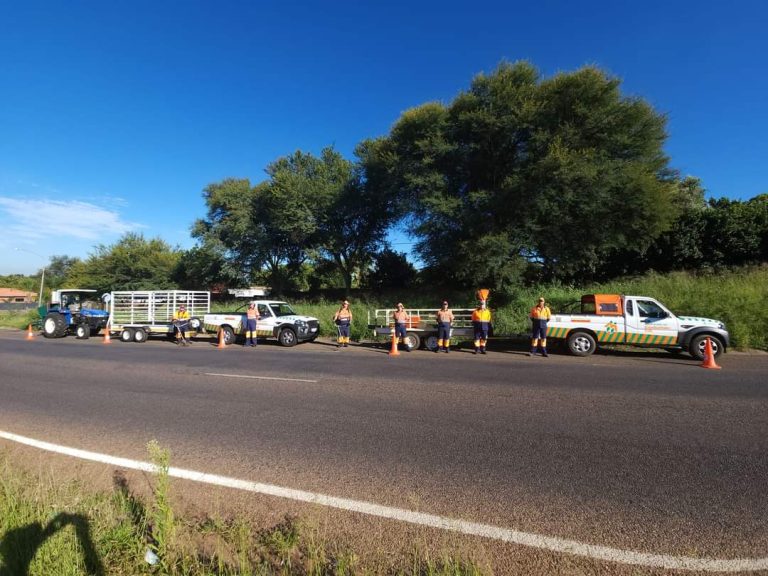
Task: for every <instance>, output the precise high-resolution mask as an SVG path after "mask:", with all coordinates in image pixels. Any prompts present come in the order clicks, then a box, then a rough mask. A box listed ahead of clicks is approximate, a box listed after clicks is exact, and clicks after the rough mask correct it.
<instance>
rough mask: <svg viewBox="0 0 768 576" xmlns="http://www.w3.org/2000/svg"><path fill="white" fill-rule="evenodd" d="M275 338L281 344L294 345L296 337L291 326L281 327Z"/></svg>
mask: <svg viewBox="0 0 768 576" xmlns="http://www.w3.org/2000/svg"><path fill="white" fill-rule="evenodd" d="M277 340H278V342H280V344H281V345H282V346H287V347H291V346H296V343H297V342H298V340H297V339H296V332H294V331H293V328H283V329H282V330H280V334H278V335H277Z"/></svg>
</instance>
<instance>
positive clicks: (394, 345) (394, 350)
mask: <svg viewBox="0 0 768 576" xmlns="http://www.w3.org/2000/svg"><path fill="white" fill-rule="evenodd" d="M389 355H390V356H400V351H399V350H398V349H397V336H396V335H395V329H394V327H393V328H392V348H391V349H390V351H389Z"/></svg>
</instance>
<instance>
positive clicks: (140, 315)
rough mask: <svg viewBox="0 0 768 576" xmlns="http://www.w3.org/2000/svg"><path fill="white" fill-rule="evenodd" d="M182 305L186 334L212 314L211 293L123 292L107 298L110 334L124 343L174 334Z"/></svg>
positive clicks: (193, 330)
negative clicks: (188, 317)
mask: <svg viewBox="0 0 768 576" xmlns="http://www.w3.org/2000/svg"><path fill="white" fill-rule="evenodd" d="M182 304H183V305H184V306H185V307H186V308H187V312H189V316H190V320H189V331H190V333H195V332H197V331H199V330H200V329H201V328H202V317H203V315H204V314H208V313H209V312H210V311H211V293H210V292H203V291H196V290H125V291H119V292H112V293H111V294H110V298H109V330H110V331H111V332H118V333H119V335H120V340H122V341H123V342H132V341H133V342H144V341H145V340H146V339H147V338H148V337H149V336H170V335H173V333H174V326H173V315H174V313H175V312H176V311H177V310H178V309H179V306H181V305H182Z"/></svg>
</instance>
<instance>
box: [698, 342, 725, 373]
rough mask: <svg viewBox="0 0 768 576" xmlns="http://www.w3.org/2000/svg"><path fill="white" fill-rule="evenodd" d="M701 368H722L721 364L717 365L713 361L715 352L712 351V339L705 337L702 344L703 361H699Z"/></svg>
mask: <svg viewBox="0 0 768 576" xmlns="http://www.w3.org/2000/svg"><path fill="white" fill-rule="evenodd" d="M701 367H702V368H708V369H709V370H722V366H718V365H717V362H715V353H714V352H713V351H712V340H710V339H709V338H707V340H706V343H705V344H704V362H702V363H701Z"/></svg>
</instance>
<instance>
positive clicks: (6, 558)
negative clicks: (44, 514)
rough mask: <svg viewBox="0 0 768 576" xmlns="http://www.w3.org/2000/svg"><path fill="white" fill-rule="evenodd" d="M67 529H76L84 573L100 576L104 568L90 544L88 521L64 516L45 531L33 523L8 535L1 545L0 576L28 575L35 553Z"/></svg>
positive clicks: (55, 518)
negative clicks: (83, 562)
mask: <svg viewBox="0 0 768 576" xmlns="http://www.w3.org/2000/svg"><path fill="white" fill-rule="evenodd" d="M69 525H72V526H73V527H74V528H75V534H76V536H77V539H78V541H79V543H80V547H81V548H82V550H83V559H84V561H85V569H86V571H87V573H88V574H92V575H95V576H103V575H104V566H103V565H102V563H101V559H100V558H99V555H98V553H97V552H96V548H95V547H94V545H93V540H91V530H90V527H89V526H88V519H87V518H86V517H85V516H83V515H81V514H69V513H66V512H61V513H60V514H58V515H56V517H54V518H53V519H52V520H51V521H50V522H48V524H47V525H46V526H45V527H43V525H42V524H41V523H40V522H34V523H32V524H28V525H26V526H23V527H21V528H17V529H15V530H11V531H10V532H8V533H7V534H6V535H5V537H4V538H3V539H2V541H1V542H0V560H2V565H0V576H26V575H27V574H29V565H30V564H31V562H32V560H33V559H34V557H35V554H36V553H37V551H38V549H39V548H40V547H41V546H42V545H43V544H44V543H45V541H46V540H47V539H48V538H50V537H52V536H53V535H55V534H56V533H57V532H58V531H59V530H62V529H64V528H66V527H67V526H69Z"/></svg>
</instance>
